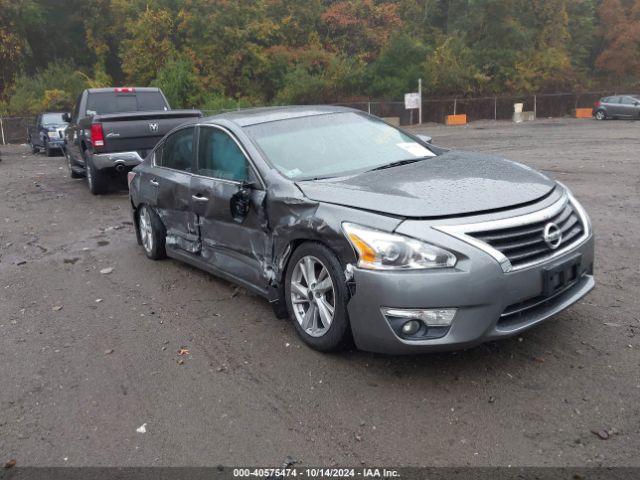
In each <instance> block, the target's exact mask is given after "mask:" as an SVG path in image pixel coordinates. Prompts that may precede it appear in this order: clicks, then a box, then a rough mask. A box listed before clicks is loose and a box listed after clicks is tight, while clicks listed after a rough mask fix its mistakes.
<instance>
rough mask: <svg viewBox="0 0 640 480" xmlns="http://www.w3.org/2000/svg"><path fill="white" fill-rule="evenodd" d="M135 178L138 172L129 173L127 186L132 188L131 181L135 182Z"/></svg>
mask: <svg viewBox="0 0 640 480" xmlns="http://www.w3.org/2000/svg"><path fill="white" fill-rule="evenodd" d="M134 178H136V172H129V173H127V186H128V187H129V188H131V182H133V179H134Z"/></svg>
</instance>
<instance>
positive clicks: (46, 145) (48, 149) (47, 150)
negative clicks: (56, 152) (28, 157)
mask: <svg viewBox="0 0 640 480" xmlns="http://www.w3.org/2000/svg"><path fill="white" fill-rule="evenodd" d="M44 153H45V154H46V155H47V157H50V156H52V155H53V152H52V151H51V147H50V146H49V142H47V141H46V140H45V141H44Z"/></svg>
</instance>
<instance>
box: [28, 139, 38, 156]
mask: <svg viewBox="0 0 640 480" xmlns="http://www.w3.org/2000/svg"><path fill="white" fill-rule="evenodd" d="M29 146H30V147H31V153H32V154H33V155H35V154H36V153H38V152H39V151H40V149H39V148H38V147H36V146H35V145H34V144H33V143H31V139H29Z"/></svg>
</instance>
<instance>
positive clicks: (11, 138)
mask: <svg viewBox="0 0 640 480" xmlns="http://www.w3.org/2000/svg"><path fill="white" fill-rule="evenodd" d="M35 121H36V117H35V116H33V115H31V116H20V117H3V116H0V142H1V143H2V145H7V144H9V143H18V144H20V143H25V142H26V141H27V128H29V127H30V126H31V125H33V124H34V123H35Z"/></svg>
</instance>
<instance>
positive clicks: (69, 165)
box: [62, 148, 84, 178]
mask: <svg viewBox="0 0 640 480" xmlns="http://www.w3.org/2000/svg"><path fill="white" fill-rule="evenodd" d="M62 154H63V155H64V156H65V158H66V159H67V168H69V177H71V178H82V177H84V175H82V174H81V173H77V172H75V171H74V170H73V168H72V162H71V156H69V154H68V153H67V152H66V150H65V149H64V148H63V149H62Z"/></svg>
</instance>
